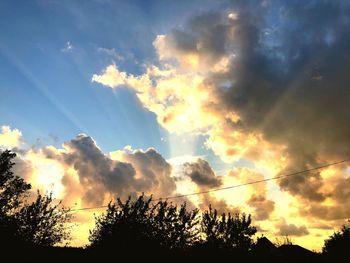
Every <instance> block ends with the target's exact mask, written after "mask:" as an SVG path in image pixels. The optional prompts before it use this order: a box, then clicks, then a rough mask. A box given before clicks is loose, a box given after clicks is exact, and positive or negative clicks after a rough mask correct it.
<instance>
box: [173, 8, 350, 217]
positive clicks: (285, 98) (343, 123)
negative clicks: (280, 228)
mask: <svg viewBox="0 0 350 263" xmlns="http://www.w3.org/2000/svg"><path fill="white" fill-rule="evenodd" d="M248 2H249V1H248ZM235 8H236V10H235V11H236V12H237V13H238V16H237V19H234V20H232V19H231V20H230V19H228V18H227V14H226V13H222V14H218V13H213V14H205V15H200V16H197V17H194V18H192V19H191V20H190V22H189V23H188V25H187V26H185V27H184V29H181V30H177V31H173V32H172V33H171V34H170V35H171V38H172V39H173V41H174V45H175V46H176V48H177V49H178V50H180V51H183V52H185V51H186V52H192V53H196V54H199V55H201V56H202V57H204V59H207V58H208V57H209V58H210V61H213V63H214V62H217V61H219V59H221V58H222V57H223V56H230V55H232V54H234V55H235V57H234V59H232V61H231V62H230V69H229V70H228V72H225V73H211V74H210V75H209V76H207V80H206V81H208V82H210V83H212V84H213V85H214V86H215V87H216V93H217V94H219V97H220V98H221V103H222V108H224V109H228V110H230V111H234V112H236V113H237V114H238V115H239V116H240V121H239V122H237V123H232V125H231V127H232V130H238V131H240V132H242V133H251V132H253V133H261V134H262V135H263V137H264V139H265V140H267V141H269V142H270V143H273V144H275V145H285V146H286V150H285V152H284V153H283V154H285V155H286V157H287V158H288V165H287V167H286V168H285V170H284V171H282V172H283V173H284V172H293V171H298V170H303V169H308V168H311V167H314V166H317V165H320V164H324V163H328V162H332V161H336V160H340V159H344V158H346V157H348V156H350V147H349V142H350V125H349V123H350V114H349V110H348V109H349V101H350V92H349V87H348V83H350V74H349V73H348V71H349V68H350V55H349V54H350V45H349V43H350V4H349V3H348V2H346V1H312V2H309V3H307V4H305V3H301V2H300V1H278V2H274V5H268V6H267V7H264V8H262V7H261V8H260V9H257V8H252V6H251V2H250V3H248V4H245V3H244V2H241V4H239V5H236V7H235ZM248 10H250V11H248ZM223 83H224V85H223ZM262 157H263V156H262ZM339 181H340V182H339V185H342V186H344V188H346V190H345V189H342V191H343V192H346V193H347V192H348V189H349V184H347V183H348V182H347V179H345V178H343V179H339ZM279 184H280V186H281V188H282V189H283V190H286V191H288V192H290V193H291V194H293V195H295V196H297V197H299V198H300V200H302V201H303V202H304V203H305V204H306V205H308V206H310V209H309V210H308V211H309V212H310V213H311V214H310V215H313V216H316V217H321V216H322V215H325V214H326V215H328V216H327V217H328V218H333V216H331V215H330V214H332V213H330V212H329V211H328V210H329V209H330V208H328V207H325V206H323V205H322V201H325V200H326V199H327V198H332V199H333V201H335V202H338V203H339V204H344V203H340V202H342V200H348V199H347V197H346V196H340V195H334V194H329V193H324V192H323V190H322V187H323V186H324V185H325V181H324V180H323V179H322V177H321V176H320V174H319V173H312V174H307V176H305V175H297V176H293V177H287V178H283V179H282V180H279ZM335 187H336V188H337V187H339V186H338V185H336V186H335ZM339 206H340V210H339V211H343V210H344V211H345V209H342V207H344V205H339ZM339 216H340V215H339ZM341 216H345V213H344V214H342V215H341Z"/></svg>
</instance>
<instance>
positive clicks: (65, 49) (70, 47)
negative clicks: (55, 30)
mask: <svg viewBox="0 0 350 263" xmlns="http://www.w3.org/2000/svg"><path fill="white" fill-rule="evenodd" d="M73 49H74V47H73V45H72V44H71V43H70V41H67V42H66V44H65V46H64V47H63V48H62V49H61V52H63V53H68V52H72V51H73Z"/></svg>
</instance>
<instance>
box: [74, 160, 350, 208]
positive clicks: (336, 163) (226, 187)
mask: <svg viewBox="0 0 350 263" xmlns="http://www.w3.org/2000/svg"><path fill="white" fill-rule="evenodd" d="M348 161H350V158H348V159H345V160H342V161H338V162H334V163H328V164H324V165H321V166H317V167H313V168H310V169H306V170H302V171H298V172H294V173H288V174H283V175H278V176H275V177H270V178H265V179H261V180H256V181H251V182H247V183H244V184H237V185H231V186H225V187H220V188H214V189H209V190H205V191H200V192H193V193H188V194H182V195H175V196H168V197H164V198H158V199H154V200H152V201H153V202H157V201H161V200H170V199H177V198H184V197H188V196H194V195H201V194H208V193H212V192H218V191H223V190H228V189H233V188H238V187H243V186H247V185H252V184H258V183H262V182H267V181H272V180H278V179H281V178H285V177H290V176H295V175H298V174H303V173H307V172H312V171H315V170H320V169H323V168H326V167H329V166H333V165H338V164H341V163H345V162H348ZM106 207H108V205H103V206H96V207H83V208H78V209H72V210H70V211H71V212H76V211H83V210H91V209H100V208H106Z"/></svg>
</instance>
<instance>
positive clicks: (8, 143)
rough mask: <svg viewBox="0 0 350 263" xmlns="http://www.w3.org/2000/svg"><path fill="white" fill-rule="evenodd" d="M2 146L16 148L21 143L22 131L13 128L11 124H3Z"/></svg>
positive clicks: (0, 141) (0, 135)
mask: <svg viewBox="0 0 350 263" xmlns="http://www.w3.org/2000/svg"><path fill="white" fill-rule="evenodd" d="M0 128H1V132H0V147H1V146H2V147H3V148H14V147H19V146H20V144H21V137H22V133H21V131H19V130H18V129H11V128H10V126H6V125H4V126H1V127H0Z"/></svg>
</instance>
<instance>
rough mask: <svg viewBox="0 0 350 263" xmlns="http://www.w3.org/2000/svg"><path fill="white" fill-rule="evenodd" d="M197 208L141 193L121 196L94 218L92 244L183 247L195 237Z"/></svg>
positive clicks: (164, 247)
mask: <svg viewBox="0 0 350 263" xmlns="http://www.w3.org/2000/svg"><path fill="white" fill-rule="evenodd" d="M197 214H198V210H197V209H195V210H192V211H187V209H186V204H183V205H181V206H180V207H178V206H176V205H173V204H171V203H168V202H167V201H159V202H157V203H155V204H153V203H152V198H145V196H144V195H141V196H140V197H138V199H137V200H135V201H132V200H131V198H130V197H129V198H128V199H127V200H126V201H125V202H122V201H121V200H120V199H118V200H117V202H116V203H110V204H109V205H108V208H107V211H106V213H105V214H103V215H102V216H100V217H96V224H95V228H94V229H93V230H92V231H90V237H89V240H90V242H91V246H92V247H100V248H101V247H109V246H111V245H113V246H114V245H115V246H116V247H119V248H123V247H126V248H127V247H128V246H130V245H132V246H134V247H139V248H144V249H146V248H147V247H153V248H155V247H158V248H160V249H162V250H176V249H186V248H188V247H189V246H190V245H191V244H193V243H194V242H195V241H196V240H197V239H198V231H197V230H196V229H195V226H196V225H198V217H197Z"/></svg>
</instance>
